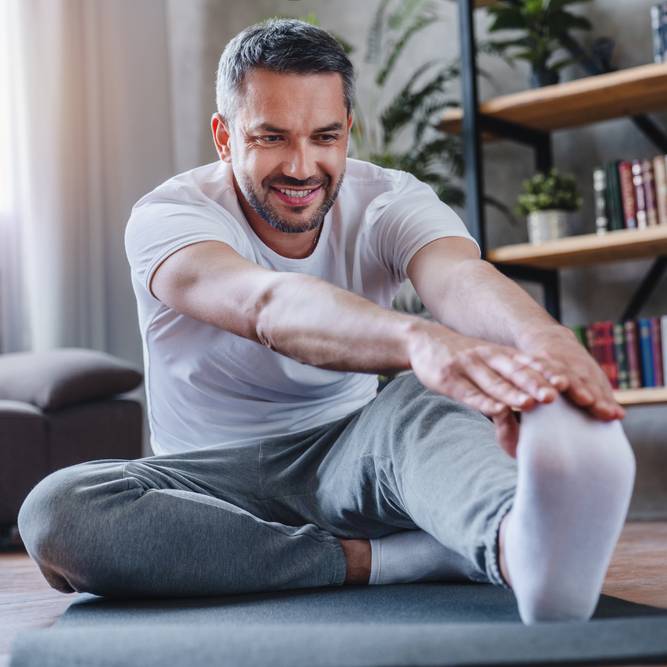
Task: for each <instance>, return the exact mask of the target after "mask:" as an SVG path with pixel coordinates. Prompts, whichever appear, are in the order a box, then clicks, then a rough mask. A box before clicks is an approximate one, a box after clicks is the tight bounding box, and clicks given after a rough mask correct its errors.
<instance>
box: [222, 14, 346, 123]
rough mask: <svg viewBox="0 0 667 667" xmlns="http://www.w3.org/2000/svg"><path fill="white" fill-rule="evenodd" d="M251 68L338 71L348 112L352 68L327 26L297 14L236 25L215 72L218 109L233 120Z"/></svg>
mask: <svg viewBox="0 0 667 667" xmlns="http://www.w3.org/2000/svg"><path fill="white" fill-rule="evenodd" d="M253 68H262V69H266V70H269V71H271V72H284V73H295V74H316V73H320V72H338V73H339V74H340V75H341V76H342V78H343V94H344V97H345V106H346V107H347V112H348V114H349V113H351V111H352V105H353V104H354V68H353V66H352V63H351V62H350V60H349V58H348V57H347V55H346V54H345V51H344V50H343V48H342V47H341V45H340V44H339V43H338V41H337V40H336V39H335V38H334V37H333V36H332V35H330V34H329V33H328V32H327V31H326V30H323V29H322V28H318V27H317V26H314V25H311V24H310V23H306V22H305V21H299V20H297V19H269V20H268V21H263V22H262V23H257V24H255V25H252V26H250V27H248V28H246V29H245V30H243V31H241V32H240V33H239V34H238V35H236V37H234V38H233V39H232V40H231V41H230V42H229V43H228V44H227V46H226V47H225V49H224V51H223V52H222V55H221V56H220V62H219V63H218V73H217V77H216V88H215V90H216V104H217V107H218V113H219V114H220V115H221V116H222V117H223V118H224V119H225V121H227V122H232V119H233V116H234V109H235V106H236V103H237V96H238V94H239V93H240V92H241V91H242V88H243V83H244V80H245V76H246V74H247V73H248V72H249V71H250V70H251V69H253Z"/></svg>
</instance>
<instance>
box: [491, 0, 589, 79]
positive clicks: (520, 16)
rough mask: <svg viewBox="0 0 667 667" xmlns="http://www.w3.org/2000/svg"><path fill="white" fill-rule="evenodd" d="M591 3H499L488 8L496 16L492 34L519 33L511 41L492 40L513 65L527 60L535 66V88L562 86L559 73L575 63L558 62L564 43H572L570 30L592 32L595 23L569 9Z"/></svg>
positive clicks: (566, 0)
mask: <svg viewBox="0 0 667 667" xmlns="http://www.w3.org/2000/svg"><path fill="white" fill-rule="evenodd" d="M582 2H590V0H498V1H497V2H496V3H495V4H493V5H491V6H490V7H489V8H488V12H489V14H490V15H491V17H492V19H493V20H492V23H491V26H490V27H489V32H490V33H498V32H504V31H506V30H514V31H518V32H519V34H518V35H517V36H515V37H513V38H511V39H505V40H494V41H491V43H490V44H491V46H492V47H493V48H494V49H495V50H496V51H497V52H498V53H500V54H502V55H504V56H505V57H506V58H507V59H508V60H509V61H510V62H513V60H514V59H515V58H517V59H519V60H527V61H528V62H529V63H530V64H531V66H532V76H531V85H532V86H533V87H539V86H547V85H551V84H554V83H558V80H559V71H560V70H561V69H562V68H563V67H565V66H566V65H569V64H571V63H572V62H574V60H573V59H572V58H571V57H570V56H567V57H564V58H561V59H560V60H558V59H557V60H554V57H555V55H556V53H557V52H558V51H559V50H562V48H563V44H564V43H567V42H570V41H571V36H570V31H572V30H590V29H591V27H592V26H591V23H590V21H589V20H588V19H586V18H585V17H583V16H578V15H576V14H573V13H571V12H570V11H569V10H568V5H574V4H577V3H582Z"/></svg>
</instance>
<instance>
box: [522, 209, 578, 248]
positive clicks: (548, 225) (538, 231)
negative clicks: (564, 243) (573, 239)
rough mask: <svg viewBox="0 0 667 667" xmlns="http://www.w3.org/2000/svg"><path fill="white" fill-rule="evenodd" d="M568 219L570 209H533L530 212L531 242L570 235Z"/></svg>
mask: <svg viewBox="0 0 667 667" xmlns="http://www.w3.org/2000/svg"><path fill="white" fill-rule="evenodd" d="M568 221H569V213H568V211H561V210H558V209H549V210H547V211H533V212H532V213H529V214H528V240H529V241H530V242H531V243H544V241H552V240H553V239H560V238H563V237H564V236H567V235H568Z"/></svg>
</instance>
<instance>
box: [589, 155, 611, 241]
mask: <svg viewBox="0 0 667 667" xmlns="http://www.w3.org/2000/svg"><path fill="white" fill-rule="evenodd" d="M593 194H594V199H595V233H596V234H606V233H607V231H608V230H609V216H608V213H607V176H606V174H605V171H604V169H602V168H600V167H598V168H596V169H594V170H593Z"/></svg>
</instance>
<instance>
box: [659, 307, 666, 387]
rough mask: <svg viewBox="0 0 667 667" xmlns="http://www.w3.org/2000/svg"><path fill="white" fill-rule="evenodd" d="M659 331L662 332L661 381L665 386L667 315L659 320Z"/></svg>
mask: <svg viewBox="0 0 667 667" xmlns="http://www.w3.org/2000/svg"><path fill="white" fill-rule="evenodd" d="M660 330H661V331H662V379H663V381H664V383H665V385H667V315H663V316H662V317H661V318H660Z"/></svg>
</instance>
